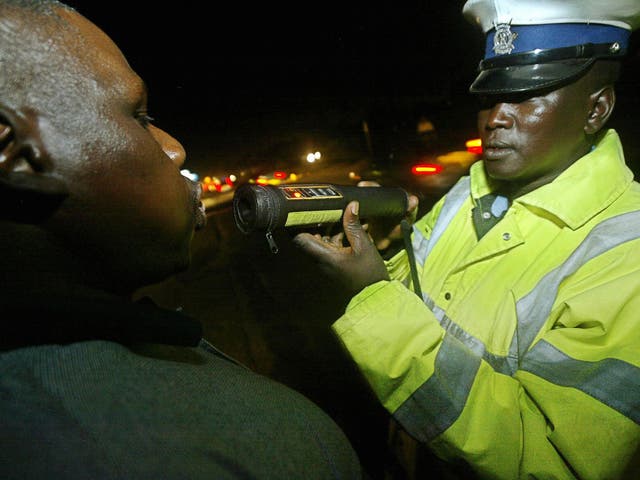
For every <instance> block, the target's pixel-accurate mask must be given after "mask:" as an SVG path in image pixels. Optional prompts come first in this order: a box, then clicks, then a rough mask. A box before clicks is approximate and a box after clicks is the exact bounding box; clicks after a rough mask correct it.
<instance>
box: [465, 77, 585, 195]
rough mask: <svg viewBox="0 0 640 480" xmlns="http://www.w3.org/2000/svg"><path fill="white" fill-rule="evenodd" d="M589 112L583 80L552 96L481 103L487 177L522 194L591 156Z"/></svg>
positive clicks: (504, 97) (480, 125)
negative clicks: (509, 183)
mask: <svg viewBox="0 0 640 480" xmlns="http://www.w3.org/2000/svg"><path fill="white" fill-rule="evenodd" d="M589 110H590V103H589V95H588V93H587V91H586V89H585V85H584V84H583V82H582V80H579V81H577V82H575V83H573V84H571V85H568V86H566V87H563V88H560V89H558V90H553V91H550V92H537V93H534V94H530V95H521V94H518V95H517V96H516V95H513V94H510V95H496V96H491V97H487V98H483V99H481V109H480V111H479V113H478V129H479V133H480V136H481V138H482V144H483V147H484V159H485V168H486V171H487V173H488V175H489V176H490V177H491V178H494V179H496V180H503V181H507V182H511V183H513V187H514V188H513V189H514V191H516V192H517V193H518V195H522V194H524V193H526V192H528V191H531V190H533V189H535V188H537V187H539V186H541V185H544V184H546V183H549V182H550V181H552V180H553V179H554V178H555V177H557V176H558V175H559V174H560V173H561V172H562V171H563V170H564V169H566V168H567V167H568V166H569V165H571V164H572V163H573V162H574V161H576V160H577V159H578V158H580V157H582V156H583V155H585V154H586V153H587V152H588V151H589V149H590V147H591V145H590V141H589V138H588V137H587V135H586V133H585V124H586V122H587V119H588V116H589Z"/></svg>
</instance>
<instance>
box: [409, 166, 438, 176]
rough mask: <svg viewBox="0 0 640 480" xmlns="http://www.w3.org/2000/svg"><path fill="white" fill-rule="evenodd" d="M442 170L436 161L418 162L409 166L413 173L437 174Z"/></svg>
mask: <svg viewBox="0 0 640 480" xmlns="http://www.w3.org/2000/svg"><path fill="white" fill-rule="evenodd" d="M441 171H442V165H438V164H437V163H420V164H418V165H414V166H413V167H411V173H413V174H414V175H437V174H438V173H440V172H441Z"/></svg>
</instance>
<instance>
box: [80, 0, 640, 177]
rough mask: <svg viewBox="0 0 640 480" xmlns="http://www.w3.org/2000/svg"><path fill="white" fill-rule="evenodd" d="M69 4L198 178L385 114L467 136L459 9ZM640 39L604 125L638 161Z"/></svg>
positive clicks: (469, 71)
mask: <svg viewBox="0 0 640 480" xmlns="http://www.w3.org/2000/svg"><path fill="white" fill-rule="evenodd" d="M68 3H69V4H70V5H71V6H73V7H75V8H77V9H78V11H79V12H80V13H83V14H84V15H85V16H87V17H88V18H89V19H90V20H92V21H93V22H94V23H96V24H97V25H98V26H100V27H101V28H102V29H103V30H104V31H105V32H106V33H107V34H108V35H109V36H111V37H112V38H113V39H114V40H115V42H116V43H117V44H118V46H120V48H121V49H122V51H123V52H124V54H125V56H126V57H127V59H128V60H129V62H130V64H131V66H132V67H133V68H134V70H136V71H137V72H138V73H139V74H140V75H141V76H142V78H143V79H144V80H145V81H146V82H147V84H148V87H149V94H150V97H149V98H150V100H149V109H150V114H151V116H153V117H154V118H155V120H156V124H157V125H158V126H160V127H161V128H163V129H165V130H167V131H168V132H170V133H171V134H173V135H174V136H175V137H176V138H178V139H179V140H180V141H181V142H182V143H183V144H184V145H185V147H186V149H187V152H188V154H189V158H188V160H187V164H186V167H189V168H192V169H194V170H203V171H205V170H207V169H214V168H216V167H217V166H218V165H221V164H225V163H226V164H229V163H233V162H234V161H237V160H238V159H239V158H240V157H241V156H242V155H243V149H244V150H246V149H247V148H249V147H250V146H253V147H256V148H257V145H261V146H262V145H264V144H265V142H269V141H273V139H274V138H277V137H279V136H286V135H289V134H291V133H292V132H294V131H299V130H304V129H312V128H317V127H318V125H320V124H322V125H323V126H328V127H329V128H334V131H335V132H336V134H338V135H349V134H352V135H359V134H361V132H355V131H353V128H357V126H358V125H360V122H361V121H362V120H364V119H367V118H368V117H370V116H372V115H379V116H382V115H384V114H385V112H391V111H393V112H395V113H397V112H400V114H402V113H403V112H404V113H406V114H407V115H409V114H415V112H416V110H419V109H422V110H423V111H425V112H427V113H428V114H429V115H430V116H432V117H435V119H436V120H437V122H438V124H437V125H436V127H441V128H445V129H447V128H461V129H464V130H466V131H468V132H469V134H473V132H474V129H475V110H474V103H473V98H472V97H471V96H469V94H468V93H467V88H468V85H469V83H470V81H471V80H472V79H473V77H474V74H475V69H476V66H477V63H478V61H479V60H480V58H481V57H482V54H483V50H484V40H483V36H482V34H481V33H480V30H479V29H477V28H476V27H475V26H474V25H471V24H470V23H468V22H467V21H466V20H465V19H464V18H463V17H462V14H461V11H462V5H463V4H464V2H463V1H462V0H455V1H444V2H443V1H438V2H436V1H433V0H422V1H407V2H399V3H393V4H391V3H388V2H385V3H381V4H377V3H376V2H359V1H353V2H341V3H340V4H338V3H333V2H317V3H311V2H299V3H284V4H276V3H274V2H268V3H267V2H242V1H240V2H224V3H219V2H217V3H212V2H193V1H182V2H166V3H164V4H162V3H161V2H151V1H129V2H125V1H122V0H111V1H108V2H96V1H93V0H74V1H69V2H68ZM637 37H638V35H637V34H634V37H633V42H632V49H633V50H634V54H633V56H632V57H631V58H630V60H629V61H628V62H627V63H628V65H627V67H628V68H627V70H626V73H625V76H624V77H623V79H622V82H621V83H620V87H619V95H620V97H621V101H619V102H618V107H617V110H618V111H617V112H616V114H615V116H614V119H613V120H614V122H613V126H615V127H617V128H619V129H620V130H621V134H622V135H623V140H624V141H625V145H626V148H627V150H628V154H629V155H632V156H633V157H634V158H635V157H636V156H637V155H638V154H637V152H638V151H640V139H639V138H638V137H640V136H639V135H637V132H636V131H635V129H634V127H633V125H631V124H628V122H627V121H626V119H627V118H629V117H630V116H632V115H634V114H636V112H637V110H638V108H639V107H640V101H639V98H638V94H637V91H638V89H639V88H640V82H639V80H638V79H639V77H640V75H639V72H640V67H639V65H640V52H639V49H638V48H637V46H638V43H640V42H638V38H637ZM350 128H351V129H352V130H351V131H350V130H349V129H350ZM270 139H271V140H270Z"/></svg>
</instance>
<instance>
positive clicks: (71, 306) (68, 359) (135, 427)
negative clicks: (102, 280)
mask: <svg viewBox="0 0 640 480" xmlns="http://www.w3.org/2000/svg"><path fill="white" fill-rule="evenodd" d="M10 292H11V289H5V290H4V293H3V297H4V298H2V299H0V301H2V314H1V315H0V318H2V322H3V325H4V326H5V333H6V335H4V337H3V340H0V342H2V346H3V351H2V353H0V412H1V413H0V416H1V421H0V478H2V479H5V480H9V479H13V478H15V479H31V478H33V479H35V478H37V479H45V478H51V479H154V480H157V479H200V478H202V479H207V480H217V479H239V478H243V479H254V478H255V479H304V480H307V479H334V478H335V479H338V478H340V479H360V478H362V474H361V471H360V466H359V462H358V458H357V456H356V454H355V452H354V451H353V449H352V448H351V446H350V444H349V442H348V440H347V439H346V437H345V435H344V434H343V432H342V431H341V430H340V429H339V428H338V426H337V425H336V424H335V423H334V422H333V421H332V419H331V418H330V417H328V416H327V415H326V414H325V413H324V412H323V411H322V410H320V409H319V408H318V407H317V406H316V405H315V404H313V403H312V402H311V401H310V400H308V399H307V398H305V397H304V396H302V395H300V394H299V393H297V392H295V391H293V390H291V389H289V388H287V387H285V386H283V385H281V384H279V383H277V382H275V381H272V380H270V379H268V378H266V377H264V376H261V375H258V374H255V373H253V372H251V371H249V370H248V369H246V368H245V367H243V366H241V365H238V364H236V363H234V362H233V361H230V360H229V359H227V358H225V357H224V355H222V354H219V353H217V352H216V351H215V349H213V348H212V347H210V346H209V345H208V344H206V342H202V341H201V340H200V327H199V324H198V323H197V322H195V321H193V320H192V319H189V318H188V317H186V316H184V315H181V314H179V313H177V312H168V311H166V310H161V309H159V308H157V307H155V306H153V305H148V304H147V305H139V304H130V303H128V302H125V301H123V300H120V299H117V298H111V297H109V296H107V295H103V294H96V293H94V292H82V294H80V293H77V294H75V295H73V296H72V297H69V296H68V295H65V296H60V295H58V294H53V292H47V293H45V292H29V294H26V293H25V291H24V290H22V291H19V290H15V291H13V294H11V295H7V293H10ZM170 343H174V345H170Z"/></svg>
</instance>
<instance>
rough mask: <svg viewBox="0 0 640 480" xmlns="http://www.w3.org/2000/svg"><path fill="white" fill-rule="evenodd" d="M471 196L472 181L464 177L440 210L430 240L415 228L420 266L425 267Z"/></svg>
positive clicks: (416, 250) (417, 260) (415, 248)
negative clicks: (434, 249)
mask: <svg viewBox="0 0 640 480" xmlns="http://www.w3.org/2000/svg"><path fill="white" fill-rule="evenodd" d="M470 194H471V179H470V177H468V176H466V177H462V178H461V179H460V180H458V182H456V184H455V185H454V186H453V187H452V188H451V190H449V192H448V193H447V195H446V196H445V198H444V205H442V210H440V215H438V219H437V220H436V224H435V225H434V226H433V230H432V231H431V236H430V237H429V239H428V240H427V239H426V238H425V237H424V235H422V233H421V232H419V231H418V229H417V228H416V227H415V226H414V227H413V232H414V237H413V251H414V253H415V256H416V263H417V264H418V265H424V262H425V260H426V259H427V256H428V255H429V253H431V250H433V247H434V245H435V244H436V242H437V241H438V240H440V237H441V236H442V234H443V233H444V231H445V230H446V228H447V227H448V226H449V224H450V223H451V220H453V217H454V216H455V214H456V213H458V210H460V207H461V206H462V204H463V203H464V201H465V200H466V199H467V198H469V195H470ZM416 233H417V235H416Z"/></svg>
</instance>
